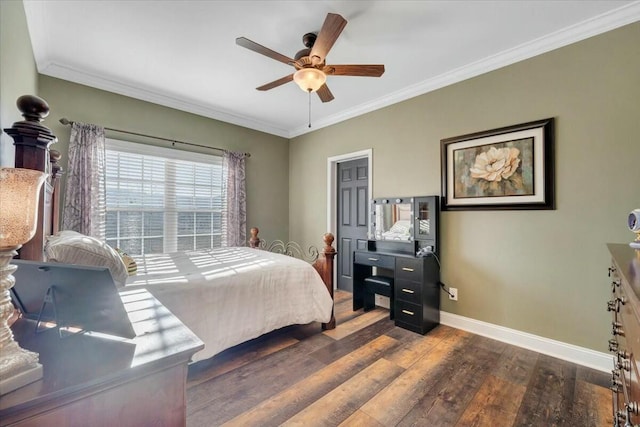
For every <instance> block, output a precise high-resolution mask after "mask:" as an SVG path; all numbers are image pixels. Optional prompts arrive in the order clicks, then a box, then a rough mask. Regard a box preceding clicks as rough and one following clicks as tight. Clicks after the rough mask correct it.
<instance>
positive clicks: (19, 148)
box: [4, 95, 62, 261]
mask: <svg viewBox="0 0 640 427" xmlns="http://www.w3.org/2000/svg"><path fill="white" fill-rule="evenodd" d="M16 104H17V106H18V109H19V110H20V111H21V113H22V116H23V117H24V118H25V119H24V120H23V121H20V122H16V123H14V124H13V126H11V127H10V128H7V129H4V131H5V132H6V133H7V134H8V135H10V136H11V137H12V138H13V140H14V143H13V145H14V146H15V150H16V151H15V167H16V168H24V169H35V170H39V171H42V172H45V173H47V174H49V177H48V179H47V181H45V184H44V185H43V186H42V190H41V194H40V201H39V204H38V219H37V221H38V228H37V230H36V234H35V236H34V237H33V238H32V239H31V240H30V241H29V242H27V243H25V244H24V245H22V248H21V249H20V251H19V257H20V258H21V259H27V260H33V261H43V260H44V243H45V239H46V237H47V236H50V235H51V234H53V233H55V232H56V231H57V230H58V212H59V208H58V202H59V198H60V196H59V191H56V190H57V189H58V187H59V185H60V184H59V177H60V174H61V173H62V170H61V168H60V166H59V164H58V161H59V160H60V153H59V152H57V151H55V150H49V146H50V145H51V144H53V143H55V142H57V141H58V138H56V136H55V135H53V134H52V133H51V130H49V128H47V127H46V126H44V125H42V124H41V123H40V122H41V121H42V120H43V119H44V118H45V117H47V116H48V115H49V105H47V103H46V101H45V100H43V99H41V98H38V97H37V96H33V95H24V96H21V97H20V98H18V100H17V102H16Z"/></svg>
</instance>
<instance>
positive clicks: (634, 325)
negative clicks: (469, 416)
mask: <svg viewBox="0 0 640 427" xmlns="http://www.w3.org/2000/svg"><path fill="white" fill-rule="evenodd" d="M607 246H608V248H609V252H610V253H611V267H610V268H609V275H610V276H611V278H612V281H611V291H612V299H611V300H610V301H609V302H608V303H607V309H608V310H609V311H610V312H611V313H612V316H613V318H612V324H611V333H612V334H613V337H612V338H611V339H610V340H609V350H610V351H611V352H612V353H613V370H612V371H611V372H612V377H611V389H612V393H613V418H612V419H613V425H614V426H623V425H637V424H638V423H640V376H639V374H638V373H639V372H640V360H639V359H638V356H637V355H638V354H639V353H640V250H637V249H632V248H631V247H629V245H625V244H609V245H607Z"/></svg>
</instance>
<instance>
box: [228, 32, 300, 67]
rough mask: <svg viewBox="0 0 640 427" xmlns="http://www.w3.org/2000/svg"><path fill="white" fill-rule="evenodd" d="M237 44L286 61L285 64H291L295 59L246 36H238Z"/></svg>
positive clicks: (277, 59)
mask: <svg viewBox="0 0 640 427" xmlns="http://www.w3.org/2000/svg"><path fill="white" fill-rule="evenodd" d="M236 44H237V45H238V46H242V47H245V48H247V49H249V50H252V51H254V52H257V53H259V54H262V55H264V56H268V57H269V58H271V59H275V60H276V61H280V62H284V63H285V64H287V65H289V64H291V63H292V62H293V59H291V58H289V57H288V56H285V55H283V54H281V53H278V52H276V51H274V50H271V49H269V48H268V47H264V46H262V45H260V44H258V43H256V42H254V41H251V40H249V39H248V38H245V37H238V38H237V39H236Z"/></svg>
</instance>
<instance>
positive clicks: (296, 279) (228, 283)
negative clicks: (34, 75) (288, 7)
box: [14, 125, 336, 361]
mask: <svg viewBox="0 0 640 427" xmlns="http://www.w3.org/2000/svg"><path fill="white" fill-rule="evenodd" d="M40 126H41V125H40ZM42 128H44V126H42ZM44 129H45V130H41V131H40V132H41V133H42V134H46V133H47V132H48V135H50V136H51V137H50V138H48V139H45V138H42V135H35V136H34V137H33V138H22V139H20V140H18V139H15V138H14V139H15V140H16V142H15V144H14V145H15V146H16V158H15V166H16V167H22V168H28V169H37V170H41V171H45V172H48V173H49V174H50V176H49V181H48V182H47V183H46V184H45V186H44V187H43V193H42V196H41V203H40V212H39V216H38V231H37V233H36V236H35V237H34V238H33V239H32V240H31V241H30V242H28V243H27V244H25V245H23V248H22V249H21V251H20V255H19V256H20V258H21V259H26V260H35V261H51V262H56V261H57V262H65V263H72V264H87V265H98V263H99V262H103V260H105V259H107V258H109V257H112V255H111V254H110V253H109V254H107V255H105V254H104V253H101V254H100V255H101V257H102V258H100V257H98V258H100V260H99V261H95V260H93V261H92V263H91V264H90V263H89V262H86V261H85V260H81V259H78V258H73V257H71V258H69V257H67V258H65V259H62V257H61V256H60V255H57V256H50V257H47V255H46V254H49V255H51V253H52V252H51V246H54V245H53V244H52V241H54V240H55V239H56V238H58V237H60V236H61V235H63V234H64V233H65V232H59V230H58V222H59V221H58V214H59V203H58V200H59V197H58V188H59V179H60V175H61V169H60V167H59V166H58V160H59V158H60V155H59V153H57V152H55V151H53V150H49V146H50V144H52V143H53V142H55V141H56V139H55V137H54V136H53V135H51V134H50V131H49V130H48V129H47V128H44ZM67 233H68V232H67ZM67 237H69V238H71V237H73V236H69V234H67ZM84 237H85V238H84V239H83V238H81V240H84V241H85V243H86V241H88V238H86V237H87V236H84ZM333 240H334V238H333V236H332V235H331V234H330V233H327V234H325V236H324V244H325V246H324V248H323V249H322V250H321V251H318V250H317V249H310V250H308V251H307V253H306V254H304V253H303V252H302V251H301V250H300V247H299V245H297V244H295V243H289V244H285V243H282V242H281V241H276V242H275V244H272V245H267V244H266V242H264V241H262V240H261V239H260V238H259V237H258V229H257V228H253V229H251V239H250V240H249V247H236V248H223V249H213V250H208V251H197V252H184V253H173V254H160V255H147V256H145V257H141V258H138V259H136V264H137V273H136V275H134V276H131V277H129V278H127V279H126V280H121V281H119V280H116V283H118V282H120V283H119V284H120V285H122V287H121V289H120V291H121V292H123V293H127V292H136V291H137V290H139V289H141V288H145V289H147V290H149V291H150V292H151V293H152V294H153V295H154V296H155V297H156V298H157V299H158V300H159V301H160V302H162V303H163V305H165V306H166V307H167V308H168V309H169V310H170V311H171V312H172V313H173V314H174V315H176V316H177V317H178V318H179V319H180V320H181V321H182V322H183V323H184V324H185V325H186V326H187V327H189V328H190V329H191V330H192V331H193V332H194V333H195V334H196V335H198V337H199V338H200V339H201V340H202V341H203V342H204V343H205V348H204V350H202V351H200V352H198V353H196V354H195V356H194V359H193V361H197V360H202V359H207V358H209V357H211V356H213V355H215V354H217V353H219V352H221V351H222V350H224V349H226V348H229V347H232V346H234V345H237V344H240V343H242V342H244V341H247V340H249V339H252V338H255V337H258V336H260V335H262V334H264V333H266V332H269V331H273V330H275V329H278V328H282V327H284V326H287V325H292V324H306V323H310V322H321V323H322V328H323V329H333V328H334V327H335V318H334V316H333V277H334V268H333V264H334V263H333V261H334V257H335V254H336V251H335V249H334V248H333V246H332V245H333ZM100 245H101V249H95V250H96V251H101V250H104V251H107V252H109V251H112V250H113V248H109V247H108V246H107V245H106V244H104V243H97V244H92V247H94V246H95V247H97V246H100ZM45 249H46V251H45ZM269 249H271V250H273V251H275V252H270V251H269ZM74 250H75V248H74ZM93 250H94V249H91V251H93ZM91 251H90V252H91ZM74 254H75V255H74V256H76V257H77V256H78V255H77V254H78V252H77V250H76V252H74ZM296 254H302V255H307V256H310V257H311V258H313V259H312V260H311V261H313V264H311V263H309V262H307V261H304V260H300V259H296V258H294V257H293V256H291V255H296ZM94 255H95V254H94ZM120 255H121V254H120ZM108 262H110V261H108ZM113 262H114V264H115V261H113ZM123 265H124V264H123ZM107 266H109V265H107ZM114 268H115V267H114ZM117 268H120V267H117ZM124 268H125V271H126V266H125V267H124ZM110 270H111V272H112V275H113V276H114V279H116V278H117V277H118V276H119V275H120V273H119V272H118V273H117V274H116V271H115V270H112V269H111V267H110Z"/></svg>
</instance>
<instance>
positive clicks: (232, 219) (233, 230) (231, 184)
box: [222, 151, 247, 246]
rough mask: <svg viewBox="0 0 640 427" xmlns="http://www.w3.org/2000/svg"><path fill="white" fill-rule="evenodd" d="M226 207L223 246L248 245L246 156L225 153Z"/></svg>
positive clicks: (224, 181)
mask: <svg viewBox="0 0 640 427" xmlns="http://www.w3.org/2000/svg"><path fill="white" fill-rule="evenodd" d="M222 165H223V166H222V173H223V183H224V193H225V207H224V210H225V211H224V212H223V215H222V218H223V242H222V244H223V246H246V244H247V193H246V188H245V187H246V186H245V154H244V153H236V152H232V151H225V153H224V156H223V164H222Z"/></svg>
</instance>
